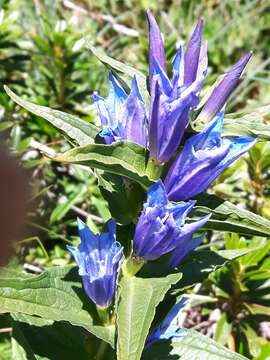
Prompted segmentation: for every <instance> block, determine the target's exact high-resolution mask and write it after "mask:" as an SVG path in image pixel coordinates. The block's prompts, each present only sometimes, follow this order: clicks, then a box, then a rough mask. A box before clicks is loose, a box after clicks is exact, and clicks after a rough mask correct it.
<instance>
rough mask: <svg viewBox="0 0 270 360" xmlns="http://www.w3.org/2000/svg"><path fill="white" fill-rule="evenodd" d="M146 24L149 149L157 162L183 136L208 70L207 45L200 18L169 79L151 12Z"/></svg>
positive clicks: (173, 65) (167, 155) (174, 61)
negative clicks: (147, 32)
mask: <svg viewBox="0 0 270 360" xmlns="http://www.w3.org/2000/svg"><path fill="white" fill-rule="evenodd" d="M147 17H148V25H149V79H150V93H151V101H150V119H149V150H150V155H151V157H152V158H154V159H156V160H157V161H158V162H161V163H163V162H166V161H168V160H169V159H170V158H171V157H172V155H173V154H174V153H175V151H176V149H177V148H178V146H179V144H180V141H181V139H182V137H183V134H184V131H185V128H186V125H187V122H188V116H189V111H190V109H192V108H194V107H195V106H196V105H197V103H198V100H199V98H198V93H199V91H200V89H201V86H202V84H203V82H204V79H205V76H206V72H207V44H206V43H202V39H201V38H202V28H203V20H200V21H199V22H198V24H197V26H196V28H195V30H194V32H193V35H192V37H191V39H190V41H189V44H188V46H187V49H186V52H185V53H183V49H182V47H180V48H179V50H178V52H177V54H176V56H175V58H174V60H173V63H172V69H173V75H172V79H171V80H170V79H169V78H168V75H167V73H166V59H165V52H164V45H163V40H162V37H161V34H160V31H159V28H158V25H157V23H156V20H155V19H154V17H153V15H152V14H151V12H150V11H148V12H147Z"/></svg>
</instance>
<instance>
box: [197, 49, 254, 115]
mask: <svg viewBox="0 0 270 360" xmlns="http://www.w3.org/2000/svg"><path fill="white" fill-rule="evenodd" d="M251 56H252V51H250V52H248V53H247V54H245V55H244V56H243V57H242V58H241V59H240V60H239V61H238V62H237V63H236V64H234V66H233V67H232V68H231V69H230V70H229V71H228V72H227V73H226V74H225V75H224V77H223V78H222V80H221V81H220V82H219V83H218V84H217V86H216V87H215V88H214V90H213V92H212V94H211V95H210V96H209V98H208V99H207V101H206V103H205V104H204V106H203V108H202V110H201V112H200V114H199V118H200V120H201V121H203V122H207V121H209V120H210V119H212V118H213V117H214V116H215V115H216V114H217V113H218V112H219V111H220V110H221V109H222V108H223V106H224V105H225V103H226V102H227V100H228V98H229V96H230V95H231V93H232V92H233V90H234V89H235V88H236V86H237V85H238V83H239V81H240V77H241V75H242V72H243V71H244V69H245V67H246V65H247V63H248V62H249V60H250V58H251Z"/></svg>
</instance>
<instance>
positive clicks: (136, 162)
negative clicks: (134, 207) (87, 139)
mask: <svg viewBox="0 0 270 360" xmlns="http://www.w3.org/2000/svg"><path fill="white" fill-rule="evenodd" d="M147 157H148V153H147V150H146V149H144V148H142V147H141V146H139V145H137V144H135V143H132V142H119V141H117V142H115V143H113V144H112V145H102V144H91V145H86V146H83V147H77V148H74V149H71V150H69V151H67V152H65V153H63V154H61V155H59V156H58V157H56V158H54V160H56V161H60V162H65V163H72V164H82V165H88V166H90V167H93V168H97V169H101V170H105V171H107V172H110V173H114V174H117V175H122V176H125V177H128V178H130V179H132V180H135V181H136V182H138V183H140V184H142V185H143V186H149V185H150V184H151V183H152V181H151V180H150V179H149V178H148V176H147V173H146V162H147Z"/></svg>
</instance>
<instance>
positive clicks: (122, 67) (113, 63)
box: [87, 43, 149, 102]
mask: <svg viewBox="0 0 270 360" xmlns="http://www.w3.org/2000/svg"><path fill="white" fill-rule="evenodd" d="M87 48H88V49H89V50H90V51H91V52H92V53H93V54H94V55H95V56H96V57H97V58H98V59H99V60H100V61H101V62H102V63H103V64H105V65H108V66H109V67H110V68H111V69H114V70H116V71H119V72H120V73H123V74H125V75H128V76H130V77H131V78H133V77H134V76H136V79H137V82H138V86H139V89H140V92H141V94H142V96H143V98H144V100H145V101H146V102H147V99H148V98H149V94H148V91H147V87H146V83H147V82H146V76H145V75H144V74H143V73H141V72H140V71H139V70H137V69H135V68H133V67H131V66H129V65H126V64H124V63H122V62H121V61H118V60H115V59H113V58H111V57H110V56H108V55H106V54H105V53H104V52H103V51H101V50H99V49H97V48H95V47H94V46H92V45H91V44H89V43H88V44H87Z"/></svg>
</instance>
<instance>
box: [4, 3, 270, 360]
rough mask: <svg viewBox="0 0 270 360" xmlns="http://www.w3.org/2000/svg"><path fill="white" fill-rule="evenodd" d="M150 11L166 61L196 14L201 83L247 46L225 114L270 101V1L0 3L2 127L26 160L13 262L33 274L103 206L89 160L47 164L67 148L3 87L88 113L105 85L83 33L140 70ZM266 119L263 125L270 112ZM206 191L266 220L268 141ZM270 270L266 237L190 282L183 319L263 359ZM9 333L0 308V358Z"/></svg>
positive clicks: (237, 241)
mask: <svg viewBox="0 0 270 360" xmlns="http://www.w3.org/2000/svg"><path fill="white" fill-rule="evenodd" d="M148 8H151V9H152V10H153V12H154V14H155V16H156V17H157V19H158V20H159V24H160V27H161V30H162V33H163V34H164V39H165V47H166V53H167V57H168V61H170V60H171V59H172V58H173V56H174V54H175V50H176V47H177V45H179V44H180V43H185V42H186V40H187V39H188V37H189V36H190V34H191V32H192V30H193V27H194V25H195V23H196V21H197V19H198V18H199V17H201V16H203V17H204V19H205V29H204V38H205V39H206V40H207V41H208V44H209V52H208V56H209V72H208V77H207V81H206V88H207V86H210V85H211V84H213V83H214V81H215V79H216V78H217V76H218V75H220V74H222V73H224V72H225V71H226V70H227V69H228V68H229V67H230V66H231V65H232V64H234V63H235V62H236V61H237V60H238V59H239V58H240V57H241V56H242V55H243V54H244V53H245V52H246V51H249V50H253V52H254V55H253V57H252V60H251V62H250V64H249V65H248V67H247V69H246V71H245V75H244V77H243V80H242V82H241V83H240V85H239V87H238V88H237V89H236V90H235V92H234V93H233V95H232V96H231V98H230V101H229V103H228V106H227V111H228V112H232V111H233V112H235V111H240V110H241V111H250V110H252V108H253V107H254V106H255V105H256V106H262V105H268V104H269V103H270V0H264V1H263V0H261V1H259V0H249V1H243V0H242V1H240V0H201V1H199V0H167V1H165V0H164V1H162V0H155V1H154V0H122V1H120V0H99V1H96V0H85V1H78V0H62V1H60V0H58V1H55V0H9V1H8V0H6V1H5V0H0V132H1V134H0V135H1V139H2V141H4V142H5V143H6V144H7V145H8V147H9V149H10V152H11V153H12V155H13V156H14V157H16V158H17V159H18V160H19V161H20V163H21V165H22V167H24V168H25V169H26V172H27V174H28V176H29V179H30V183H31V189H32V197H31V199H30V200H29V202H30V205H32V206H31V208H32V210H30V211H29V214H28V215H27V224H28V231H27V234H26V235H25V237H22V239H20V241H19V242H18V243H17V245H16V249H15V251H16V256H14V258H13V259H12V260H11V262H10V266H13V267H22V268H24V269H25V270H26V271H31V272H40V271H42V270H43V269H45V268H47V267H49V266H56V265H62V264H66V263H68V262H70V257H69V255H68V254H67V251H66V250H65V246H66V244H67V243H70V242H72V241H73V240H76V239H77V234H76V227H75V226H76V224H75V219H76V217H77V216H81V217H83V218H86V219H87V222H88V223H89V225H90V226H91V227H92V229H93V230H94V231H96V230H98V229H99V228H100V227H101V226H102V224H103V223H104V221H106V220H107V219H108V218H109V217H110V213H109V210H108V206H107V203H106V201H105V200H103V198H102V197H101V194H100V192H99V189H98V187H97V182H96V178H95V177H94V176H93V175H92V174H91V173H89V171H88V170H87V169H85V168H84V167H82V166H75V165H68V166H64V165H61V164H55V163H53V162H51V161H50V160H49V159H48V158H47V157H46V156H45V155H44V154H46V153H49V154H53V153H54V152H61V151H64V150H65V149H67V148H68V147H69V144H68V141H67V140H65V138H64V137H63V136H62V135H61V134H59V132H58V131H56V130H55V129H54V128H53V126H51V125H50V124H48V123H47V122H45V120H43V119H41V118H38V117H36V116H34V115H32V114H30V113H28V112H26V111H25V110H23V109H21V108H20V107H18V106H17V105H16V104H14V103H13V102H12V101H11V100H10V99H9V98H8V96H7V95H6V93H5V92H4V90H3V85H4V84H6V85H8V86H10V87H11V88H12V89H13V90H15V91H16V93H17V94H19V95H20V96H23V97H25V98H26V99H29V100H30V101H32V102H35V103H38V104H40V105H45V106H49V107H52V108H55V109H59V110H62V111H65V112H70V113H72V114H75V115H77V116H79V117H81V118H82V119H84V120H85V121H88V122H95V121H96V120H97V116H96V113H95V111H94V108H93V105H92V100H91V94H92V93H93V91H99V92H100V93H101V94H102V95H105V94H106V92H107V90H108V82H107V78H108V70H107V69H106V67H105V66H104V65H103V64H101V63H100V62H99V61H98V60H97V59H96V58H95V57H94V56H93V55H92V54H91V53H90V51H89V50H87V49H86V47H85V39H87V40H88V41H90V42H91V43H92V44H93V45H94V46H95V47H97V48H101V49H103V50H104V51H105V52H106V53H107V54H108V55H110V56H112V57H114V58H116V59H118V60H121V61H123V62H126V63H129V64H130V65H132V66H134V67H136V68H138V69H140V70H142V71H144V72H147V22H146V17H145V11H146V9H148ZM265 121H266V122H270V114H269V116H268V117H267V116H266V117H265ZM211 191H212V192H214V193H216V194H218V195H220V196H221V197H223V198H225V199H230V201H232V202H234V203H236V204H239V206H242V207H244V208H247V209H249V210H252V211H254V212H255V213H258V214H260V215H263V216H264V217H266V218H268V219H270V146H269V144H266V143H259V144H258V145H256V146H255V148H254V149H252V151H251V152H250V154H249V155H247V156H246V157H245V158H244V159H241V160H239V161H238V162H237V163H236V164H235V165H233V166H231V167H230V168H229V169H228V170H227V171H226V172H225V173H223V174H222V176H220V177H219V179H218V180H217V181H216V182H215V184H214V185H213V187H212V189H211ZM264 240H265V239H262V238H252V239H245V238H239V237H238V236H235V235H231V234H220V233H215V232H214V233H209V234H208V237H207V240H206V243H205V245H204V246H211V245H212V244H213V243H215V245H216V246H220V247H223V248H226V249H234V248H239V247H240V248H241V247H246V246H254V244H261V243H263V242H264ZM244 258H245V257H244ZM269 278H270V257H269V245H268V243H267V242H266V243H265V246H264V248H263V250H260V252H259V253H258V254H252V257H248V256H247V257H246V258H245V259H243V260H242V259H241V260H239V261H238V260H236V261H234V262H233V263H232V264H231V265H228V266H225V267H223V268H222V269H221V270H219V271H217V272H216V273H215V274H214V275H212V276H211V277H210V278H209V279H208V280H207V281H205V282H204V283H203V284H200V285H199V286H196V288H195V289H193V293H194V294H196V296H197V299H198V300H197V302H196V304H194V307H192V308H191V310H190V312H189V313H188V314H187V318H186V320H185V326H188V327H191V328H194V329H196V330H199V331H201V332H203V333H205V334H208V335H209V336H211V337H214V338H215V340H217V341H219V342H220V343H222V344H224V345H226V346H228V347H229V348H230V349H231V350H235V351H238V352H240V353H242V354H244V355H246V356H247V357H248V358H250V359H257V360H263V359H267V358H270V343H269V341H268V340H269V339H270V280H269ZM11 331H12V329H11V328H10V326H9V321H8V318H7V317H1V318H0V359H3V360H7V359H12V344H11V343H10V341H9V339H10V332H11ZM268 356H269V357H268Z"/></svg>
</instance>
